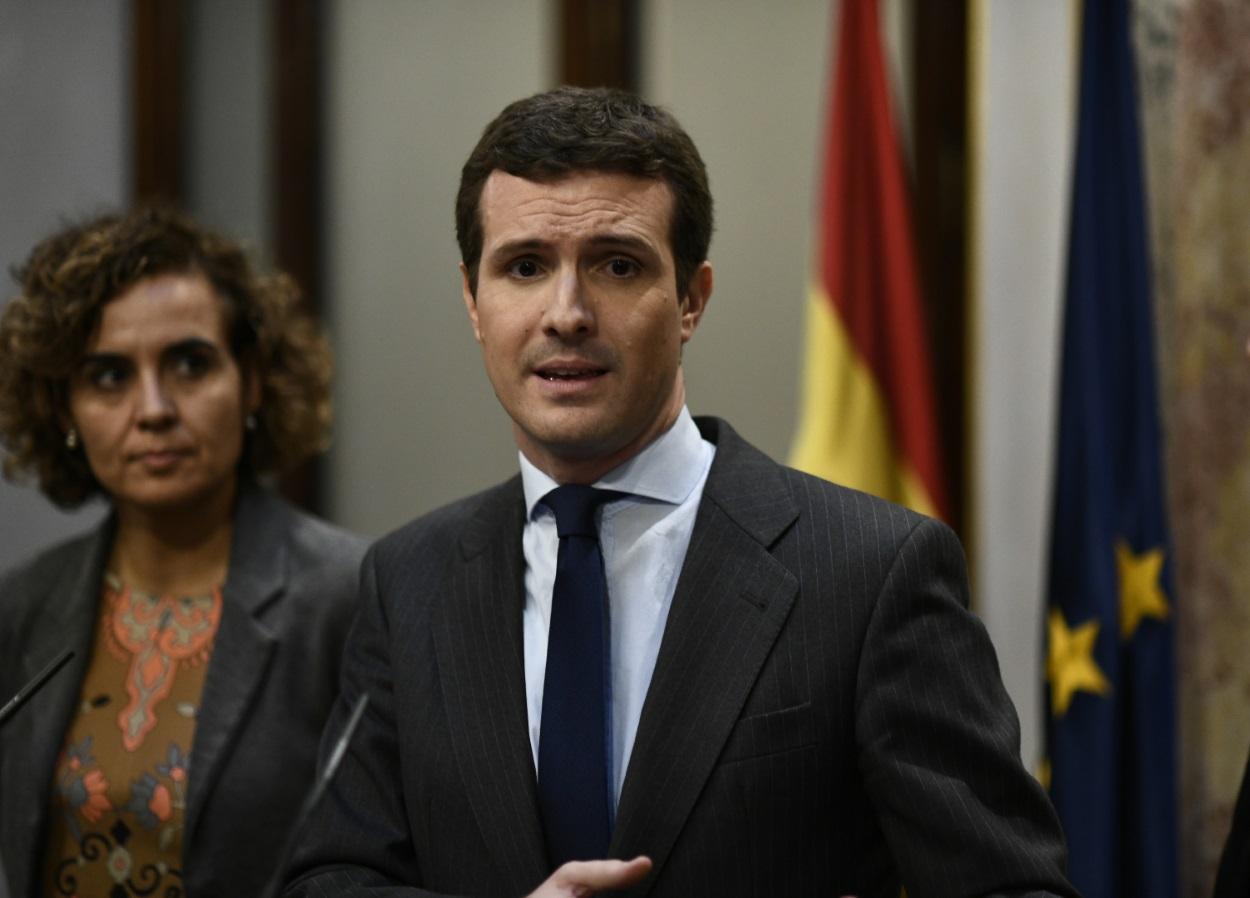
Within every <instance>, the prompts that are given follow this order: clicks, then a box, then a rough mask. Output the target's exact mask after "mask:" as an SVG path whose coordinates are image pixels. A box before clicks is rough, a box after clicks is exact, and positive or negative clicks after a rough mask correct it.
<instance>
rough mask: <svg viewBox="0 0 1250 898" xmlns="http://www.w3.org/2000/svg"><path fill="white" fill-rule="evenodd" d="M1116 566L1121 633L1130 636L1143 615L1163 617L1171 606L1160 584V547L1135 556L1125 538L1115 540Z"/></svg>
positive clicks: (1161, 559) (1161, 554)
mask: <svg viewBox="0 0 1250 898" xmlns="http://www.w3.org/2000/svg"><path fill="white" fill-rule="evenodd" d="M1115 567H1116V571H1117V572H1118V573H1119V576H1120V636H1122V637H1123V638H1124V639H1128V638H1130V637H1131V636H1132V635H1133V634H1134V633H1136V632H1137V627H1138V626H1139V625H1140V624H1141V622H1142V618H1146V617H1153V618H1157V619H1158V620H1164V619H1165V618H1166V617H1167V616H1168V614H1169V612H1170V611H1171V609H1170V608H1169V607H1168V598H1167V596H1165V595H1164V594H1163V587H1161V586H1160V585H1159V575H1160V574H1162V573H1163V550H1162V549H1151V550H1150V551H1148V552H1143V553H1142V554H1140V555H1138V554H1137V553H1136V552H1134V551H1133V550H1132V549H1130V548H1129V545H1128V543H1127V542H1125V541H1124V540H1122V539H1120V540H1116V544H1115Z"/></svg>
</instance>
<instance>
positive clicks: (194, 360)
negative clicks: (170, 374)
mask: <svg viewBox="0 0 1250 898" xmlns="http://www.w3.org/2000/svg"><path fill="white" fill-rule="evenodd" d="M211 366H212V360H211V359H209V358H208V357H207V356H206V355H204V354H203V353H198V352H193V353H186V354H184V355H179V356H178V357H176V358H175V359H174V371H175V372H177V374H178V375H179V376H180V377H189V378H195V377H199V376H200V375H202V374H204V372H206V371H207V370H208V369H209V368H210V367H211Z"/></svg>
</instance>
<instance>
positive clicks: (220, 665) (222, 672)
mask: <svg viewBox="0 0 1250 898" xmlns="http://www.w3.org/2000/svg"><path fill="white" fill-rule="evenodd" d="M114 528H115V522H114V520H113V518H112V516H110V518H109V519H108V520H106V521H105V522H104V523H103V524H101V525H100V527H99V528H97V529H96V530H95V531H94V532H92V533H90V534H87V535H85V536H82V537H80V538H78V539H74V540H71V541H69V542H66V543H63V544H61V545H59V546H56V547H54V548H52V549H49V550H47V551H46V552H44V553H42V554H41V555H39V556H37V557H36V558H34V559H33V560H32V561H30V562H28V563H27V564H25V565H23V566H21V567H19V568H17V569H15V570H13V571H11V572H9V573H7V574H5V575H3V576H2V577H0V702H4V701H7V700H8V698H9V697H10V696H12V695H13V694H14V693H15V692H16V691H17V690H18V689H19V688H20V687H21V686H22V685H23V684H24V683H25V682H26V681H28V680H29V679H30V678H31V677H32V676H34V674H35V673H36V672H37V671H38V670H39V669H40V668H41V667H42V666H43V665H44V664H46V663H47V662H48V661H49V660H50V659H52V658H53V657H54V656H55V655H57V653H59V652H60V651H61V650H62V649H63V648H65V647H67V646H69V647H73V648H74V649H76V652H77V653H76V655H75V657H74V658H73V660H72V661H70V663H69V665H68V668H67V669H66V670H63V671H61V672H60V673H58V674H57V675H56V676H55V677H54V678H53V679H52V680H51V681H50V682H49V683H48V684H47V686H46V687H45V688H44V689H43V690H41V691H40V692H39V693H38V694H37V695H35V696H34V698H33V699H31V701H30V702H29V703H28V704H26V706H25V707H23V708H22V709H21V710H20V711H19V712H18V713H17V714H16V715H15V716H14V717H12V718H10V719H9V721H8V722H7V723H6V724H5V726H4V728H3V729H0V857H2V858H3V869H4V870H6V871H7V872H8V877H9V886H10V889H11V892H12V896H13V898H25V896H28V895H34V894H36V889H37V888H38V885H39V883H41V882H42V880H43V870H42V867H41V864H42V857H41V854H40V852H41V847H42V846H41V843H42V840H43V832H44V828H45V823H46V818H47V813H48V807H49V800H50V795H51V788H52V773H53V765H54V762H55V761H56V757H57V754H58V753H59V752H60V749H61V742H62V739H63V737H64V734H65V730H66V727H67V726H68V724H69V721H70V718H71V716H72V715H73V713H74V710H75V709H76V707H77V706H78V700H79V688H80V684H81V682H82V678H83V673H84V671H85V668H86V664H87V661H88V657H87V655H88V653H89V651H90V646H91V640H92V637H93V634H94V628H95V624H96V609H97V606H98V604H99V595H100V583H101V576H102V572H103V566H104V564H105V562H106V560H107V558H108V554H109V550H110V547H111V544H112V538H113V530H114ZM365 548H366V544H365V542H364V540H362V539H361V538H360V537H357V536H354V535H352V534H349V533H347V532H345V531H342V530H339V529H337V528H334V527H331V526H330V525H328V524H326V523H325V522H323V521H320V520H317V519H316V518H313V517H310V516H309V515H307V514H304V513H303V512H300V511H298V510H297V509H295V508H293V507H292V506H290V505H289V504H287V503H286V502H285V501H283V500H282V499H280V498H278V497H277V496H275V495H273V494H272V493H269V492H267V491H265V490H263V489H260V488H258V487H254V486H247V487H245V488H243V489H242V490H241V491H240V496H239V501H238V505H237V508H236V512H235V526H234V535H233V541H232V545H231V555H230V567H229V573H228V574H227V577H226V585H225V589H224V590H223V598H224V603H225V607H224V610H223V613H222V618H221V624H220V628H219V630H218V632H217V639H216V643H215V646H214V649H213V655H212V659H211V660H210V662H209V668H208V677H207V679H206V680H205V683H204V694H203V699H202V701H201V705H200V711H199V720H198V722H197V725H196V730H195V738H194V742H193V744H192V750H191V767H190V777H189V793H188V797H187V810H186V819H185V827H186V829H185V832H184V834H183V854H184V856H183V875H184V882H185V888H186V891H185V894H187V895H189V896H191V898H196V896H204V898H207V896H222V895H240V896H247V895H257V894H260V892H261V890H262V888H263V887H264V884H265V883H266V882H267V880H268V879H269V877H270V875H271V874H272V871H273V866H274V864H275V863H276V862H277V858H278V855H279V854H280V852H281V850H282V847H283V843H284V840H285V839H286V836H287V833H288V830H289V828H290V824H291V823H292V822H293V819H294V817H295V814H296V812H297V811H298V809H299V806H300V803H301V801H302V800H303V798H304V796H305V794H306V792H307V791H308V789H309V786H310V784H311V782H312V778H313V771H314V766H315V763H316V758H317V745H318V741H319V739H320V736H321V730H322V726H323V725H324V723H325V720H326V717H327V715H328V714H329V711H330V706H331V704H332V703H333V700H334V698H335V695H336V693H337V690H338V678H339V662H340V655H341V654H342V647H343V640H344V637H345V636H346V635H347V629H348V626H349V624H350V622H351V618H352V614H353V613H354V610H355V605H356V578H357V569H358V567H359V564H360V559H361V557H362V556H363V554H364V550H365ZM2 894H3V886H2V884H0V895H2Z"/></svg>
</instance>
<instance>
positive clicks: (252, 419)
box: [243, 414, 256, 430]
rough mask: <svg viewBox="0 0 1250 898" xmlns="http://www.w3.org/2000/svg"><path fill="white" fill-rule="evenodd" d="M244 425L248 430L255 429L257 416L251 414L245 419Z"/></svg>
mask: <svg viewBox="0 0 1250 898" xmlns="http://www.w3.org/2000/svg"><path fill="white" fill-rule="evenodd" d="M243 426H244V427H245V428H246V429H248V430H255V429H256V416H255V415H252V414H249V415H248V416H247V417H246V418H244V419H243Z"/></svg>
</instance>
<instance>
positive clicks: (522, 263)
mask: <svg viewBox="0 0 1250 898" xmlns="http://www.w3.org/2000/svg"><path fill="white" fill-rule="evenodd" d="M540 271H541V269H540V268H539V267H538V263H537V262H535V261H534V260H533V259H517V260H516V261H515V262H513V263H512V264H511V265H509V266H508V274H510V275H512V276H513V277H517V278H532V277H537V276H538V274H539V272H540Z"/></svg>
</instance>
